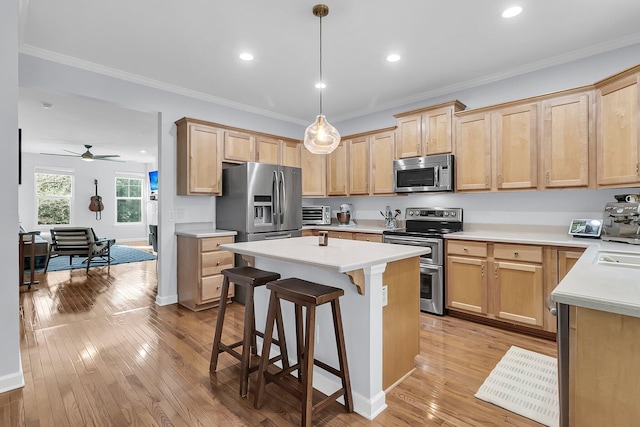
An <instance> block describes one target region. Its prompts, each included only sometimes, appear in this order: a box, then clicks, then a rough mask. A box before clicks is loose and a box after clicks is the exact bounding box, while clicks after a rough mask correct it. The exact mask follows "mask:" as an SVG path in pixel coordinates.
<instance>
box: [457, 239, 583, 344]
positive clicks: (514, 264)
mask: <svg viewBox="0 0 640 427" xmlns="http://www.w3.org/2000/svg"><path fill="white" fill-rule="evenodd" d="M446 245H447V249H446V252H447V260H446V267H447V268H446V287H445V289H446V291H445V292H446V305H447V308H448V309H449V310H450V311H453V312H459V313H464V314H468V315H472V316H475V317H478V318H484V319H491V320H494V321H497V322H501V323H504V324H510V325H518V326H523V327H527V328H530V329H535V330H543V331H546V332H551V333H555V332H556V320H555V317H553V316H551V315H550V314H549V313H548V310H547V305H546V300H547V296H548V294H549V293H551V291H553V289H554V288H555V286H556V285H557V284H558V282H559V281H560V280H562V277H564V275H565V274H566V272H567V271H568V270H569V269H570V268H571V267H572V266H573V264H574V263H575V261H576V260H577V259H578V258H579V257H580V254H581V253H582V251H583V249H580V248H575V249H574V248H556V247H551V246H540V245H523V244H510V243H493V242H481V241H463V240H446Z"/></svg>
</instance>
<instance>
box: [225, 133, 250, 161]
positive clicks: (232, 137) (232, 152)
mask: <svg viewBox="0 0 640 427" xmlns="http://www.w3.org/2000/svg"><path fill="white" fill-rule="evenodd" d="M255 144H256V137H255V136H254V135H251V134H250V133H246V132H238V131H232V130H225V131H224V145H223V149H222V161H223V162H229V163H245V162H253V161H254V160H255Z"/></svg>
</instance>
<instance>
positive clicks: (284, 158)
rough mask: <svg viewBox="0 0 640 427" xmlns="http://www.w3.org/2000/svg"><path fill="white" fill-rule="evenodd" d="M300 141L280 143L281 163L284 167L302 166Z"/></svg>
mask: <svg viewBox="0 0 640 427" xmlns="http://www.w3.org/2000/svg"><path fill="white" fill-rule="evenodd" d="M302 145H303V144H301V143H300V142H299V141H294V140H281V141H280V162H279V164H281V165H283V166H292V167H296V168H299V167H301V165H300V147H301V146H302Z"/></svg>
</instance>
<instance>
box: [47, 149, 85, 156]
mask: <svg viewBox="0 0 640 427" xmlns="http://www.w3.org/2000/svg"><path fill="white" fill-rule="evenodd" d="M65 151H66V150H65ZM40 154H44V155H46V156H62V157H78V156H77V155H71V154H56V153H40Z"/></svg>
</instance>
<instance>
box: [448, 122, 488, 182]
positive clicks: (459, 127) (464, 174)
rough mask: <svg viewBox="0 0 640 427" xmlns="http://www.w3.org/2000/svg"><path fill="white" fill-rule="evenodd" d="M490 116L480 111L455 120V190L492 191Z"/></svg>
mask: <svg viewBox="0 0 640 427" xmlns="http://www.w3.org/2000/svg"><path fill="white" fill-rule="evenodd" d="M491 153H492V150H491V115H490V114H489V113H485V112H480V113H475V114H468V115H464V116H461V117H459V118H458V119H457V120H456V157H455V171H456V172H455V173H456V190H457V191H480V190H486V191H488V190H491V188H492V175H493V174H492V171H491V164H492V159H491Z"/></svg>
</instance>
